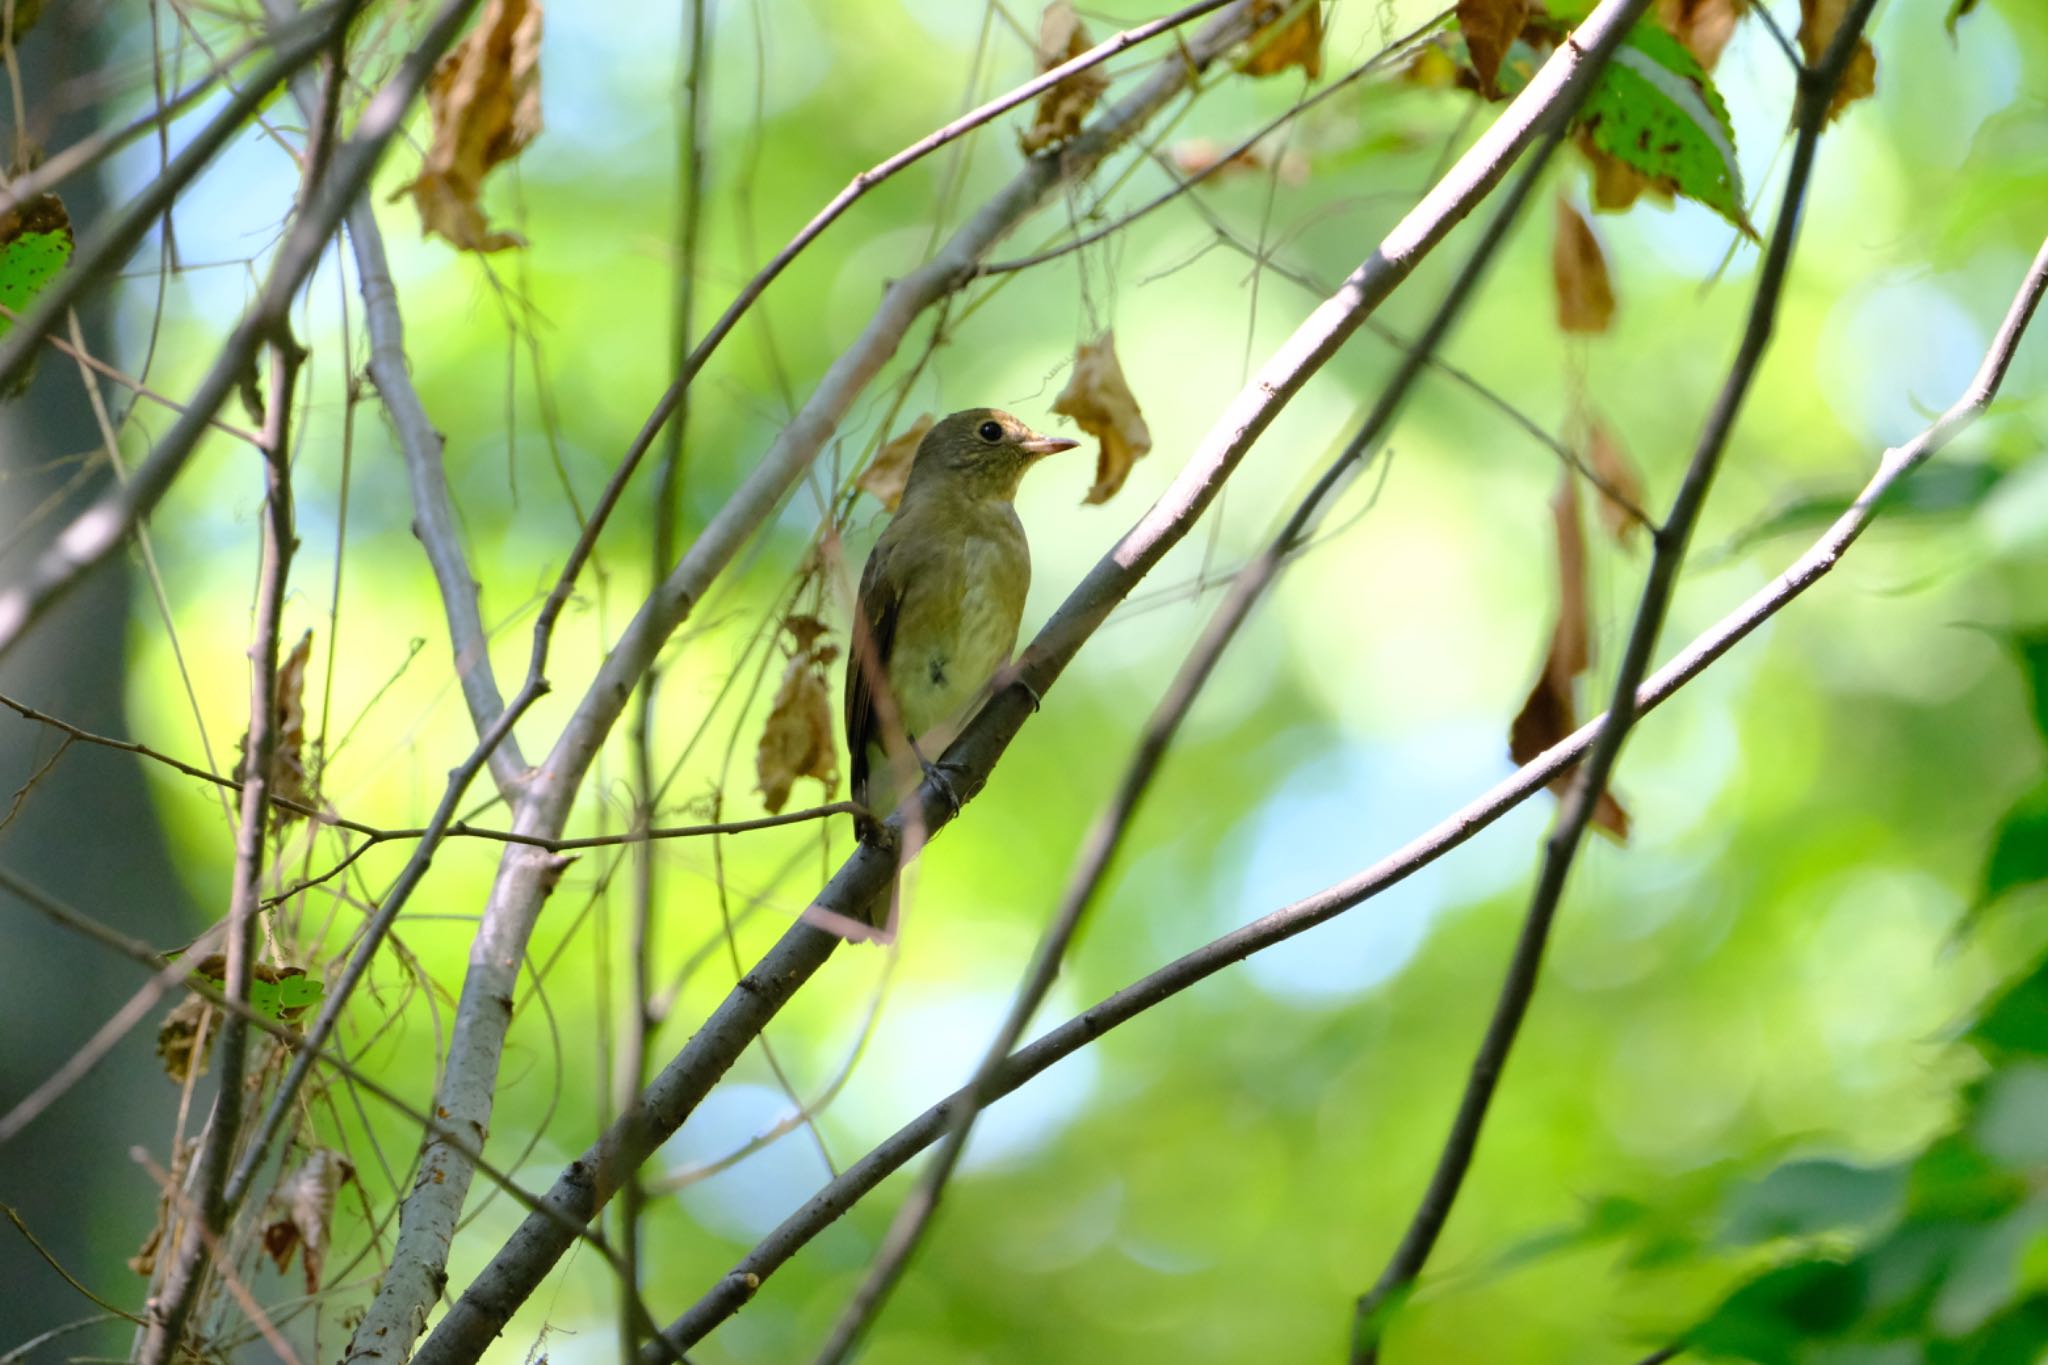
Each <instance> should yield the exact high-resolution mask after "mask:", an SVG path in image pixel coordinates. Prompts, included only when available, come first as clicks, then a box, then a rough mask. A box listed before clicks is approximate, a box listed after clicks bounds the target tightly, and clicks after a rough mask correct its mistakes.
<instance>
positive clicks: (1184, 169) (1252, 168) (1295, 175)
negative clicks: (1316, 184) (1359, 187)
mask: <svg viewBox="0 0 2048 1365" xmlns="http://www.w3.org/2000/svg"><path fill="white" fill-rule="evenodd" d="M1166 154H1167V156H1168V157H1169V158H1170V159H1171V160H1172V161H1173V168H1174V169H1175V170H1176V171H1179V172H1180V173H1181V174H1182V175H1183V176H1187V177H1190V178H1192V177H1194V176H1197V175H1203V174H1206V175H1207V176H1208V177H1209V183H1211V184H1214V183H1215V182H1217V181H1219V180H1228V179H1231V178H1232V177H1235V176H1239V175H1250V174H1254V173H1257V172H1263V171H1268V170H1270V171H1272V172H1273V174H1274V176H1275V177H1276V178H1277V179H1278V180H1279V182H1280V183H1281V184H1283V185H1286V186H1288V187H1289V188H1294V187H1297V186H1300V185H1305V184H1307V183H1308V158H1307V157H1305V156H1303V155H1302V154H1301V153H1300V152H1298V151H1295V150H1294V149H1293V148H1292V147H1289V148H1286V149H1284V150H1282V151H1281V152H1280V154H1279V157H1278V159H1277V161H1276V160H1275V158H1273V157H1272V156H1270V155H1269V154H1268V153H1267V152H1266V151H1265V149H1264V148H1262V147H1260V146H1259V145H1258V144H1256V143H1254V144H1253V145H1252V146H1250V147H1247V148H1245V149H1244V150H1243V151H1241V152H1239V153H1238V154H1237V155H1236V156H1233V157H1231V158H1229V159H1228V160H1225V159H1224V156H1223V146H1222V144H1221V143H1219V142H1217V141H1216V140H1215V139H1213V138H1206V137H1191V138H1186V139H1184V140H1182V141H1180V142H1176V143H1174V144H1173V146H1171V147H1169V148H1168V149H1167V153H1166ZM1219 163H1220V164H1219Z"/></svg>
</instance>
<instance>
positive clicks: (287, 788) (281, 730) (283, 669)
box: [270, 630, 314, 828]
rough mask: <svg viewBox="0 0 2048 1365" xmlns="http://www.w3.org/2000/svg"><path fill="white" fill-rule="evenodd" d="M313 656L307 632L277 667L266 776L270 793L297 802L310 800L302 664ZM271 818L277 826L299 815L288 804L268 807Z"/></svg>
mask: <svg viewBox="0 0 2048 1365" xmlns="http://www.w3.org/2000/svg"><path fill="white" fill-rule="evenodd" d="M312 657H313V632H312V631H310V630H309V631H307V632H306V633H305V634H304V635H301V636H300V637H299V642H298V643H297V644H296V645H294V646H292V652H291V653H290V654H288V655H287V656H285V661H284V663H283V664H281V665H280V666H279V667H278V670H277V691H276V696H277V706H276V714H275V717H274V721H273V723H274V724H275V725H276V726H277V752H276V759H275V766H274V767H273V769H272V771H271V775H270V794H271V795H272V796H273V797H283V798H284V799H285V800H287V801H296V802H298V803H299V804H300V805H302V806H303V805H311V804H312V803H313V799H314V797H313V783H312V780H311V778H310V777H309V776H308V773H307V768H306V699H305V693H306V663H307V661H308V660H310V659H311V658H312ZM271 814H272V818H273V819H275V820H276V821H277V824H278V826H279V828H282V827H284V826H285V825H288V824H290V823H291V822H292V821H294V820H296V819H298V818H299V813H298V812H297V811H295V810H292V809H290V808H289V807H284V806H278V807H274V808H273V809H272V812H271Z"/></svg>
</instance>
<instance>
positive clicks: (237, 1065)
mask: <svg viewBox="0 0 2048 1365" xmlns="http://www.w3.org/2000/svg"><path fill="white" fill-rule="evenodd" d="M271 354H272V360H271V365H270V393H269V400H270V401H269V411H268V412H266V413H265V414H264V421H263V471H264V499H263V506H264V520H263V550H262V565H261V569H260V576H259V581H258V584H257V590H256V623H255V639H254V640H252V641H251V642H250V645H249V661H250V664H251V667H250V670H249V734H248V744H247V758H246V771H245V772H244V773H243V776H242V810H241V821H240V824H239V826H238V829H237V832H236V837H235V880H234V889H233V892H232V895H231V898H230V900H229V903H228V930H227V967H226V972H227V975H226V978H225V981H226V985H227V998H228V999H230V1000H233V1001H236V1002H242V1003H245V1002H247V1000H248V998H249V983H250V981H251V979H252V970H253V967H254V965H255V957H256V947H257V932H256V931H257V928H258V924H257V909H258V902H259V901H260V900H261V897H262V881H263V845H264V836H265V833H266V832H267V831H268V829H269V815H270V802H269V799H268V797H269V792H270V783H271V777H272V769H273V768H274V767H275V765H276V761H277V746H278V732H277V728H278V727H277V723H278V715H277V648H278V646H277V642H278V632H279V628H280V623H281V621H282V618H283V615H284V594H285V583H286V580H287V578H288V577H289V575H290V572H291V562H292V551H293V549H294V548H296V546H297V544H298V537H297V534H296V532H295V531H294V530H293V529H292V483H291V437H290V428H291V408H292V390H293V388H294V386H295V383H296V380H297V377H298V371H299V362H300V360H301V358H302V356H303V352H301V351H300V350H299V347H298V343H297V342H295V341H293V340H292V339H291V336H290V334H289V333H286V332H283V331H282V330H280V332H279V333H278V335H277V336H276V337H275V338H274V339H273V340H272V342H271ZM214 1051H215V1057H214V1060H215V1064H216V1067H217V1070H218V1084H217V1086H216V1089H215V1093H214V1101H213V1117H212V1119H211V1121H210V1122H209V1123H208V1124H207V1128H206V1138H205V1145H204V1146H203V1147H202V1148H201V1149H200V1154H199V1162H198V1165H197V1167H196V1168H195V1170H194V1173H193V1176H192V1184H193V1186H194V1187H195V1189H196V1191H197V1193H196V1194H195V1195H194V1196H193V1197H192V1199H191V1201H190V1202H191V1204H192V1206H193V1207H192V1208H191V1209H190V1210H189V1211H188V1213H187V1215H186V1219H185V1223H184V1234H183V1236H181V1237H179V1238H178V1239H177V1241H176V1244H175V1250H174V1251H173V1254H172V1258H171V1262H170V1266H169V1269H168V1272H167V1274H166V1276H165V1279H164V1291H163V1293H162V1295H161V1296H159V1297H158V1298H157V1299H156V1300H155V1301H154V1302H153V1303H152V1304H151V1306H150V1313H149V1328H148V1330H147V1331H146V1332H145V1334H144V1336H143V1342H142V1351H141V1355H140V1359H141V1361H142V1365H162V1362H163V1361H166V1360H169V1359H171V1358H172V1357H173V1356H175V1355H176V1354H177V1353H178V1349H179V1347H180V1346H182V1345H183V1343H184V1337H185V1327H186V1324H187V1322H188V1321H189V1320H190V1317H191V1313H192V1304H193V1301H194V1299H195V1298H196V1297H197V1295H198V1290H199V1286H200V1283H201V1281H202V1280H203V1279H204V1278H205V1274H206V1270H207V1268H208V1265H209V1263H210V1260H211V1254H212V1251H213V1248H214V1247H216V1246H217V1245H218V1244H219V1241H220V1235H221V1232H222V1230H223V1229H224V1228H226V1226H227V1225H228V1221H229V1220H230V1219H231V1218H232V1217H233V1216H234V1207H233V1205H232V1204H231V1203H230V1202H229V1201H228V1200H227V1199H226V1198H225V1193H226V1188H227V1180H228V1166H229V1163H230V1162H231V1161H232V1160H233V1159H234V1150H235V1142H236V1140H237V1139H238V1138H239V1137H240V1136H241V1130H242V1103H243V1093H242V1078H243V1073H244V1071H245V1070H246V1067H247V1062H248V1054H249V1026H248V1024H247V1023H246V1022H245V1021H244V1020H243V1018H242V1017H241V1016H240V1015H239V1014H230V1015H228V1017H227V1019H226V1020H225V1021H224V1022H223V1023H222V1025H221V1030H220V1041H219V1042H218V1043H217V1044H216V1045H215V1049H214Z"/></svg>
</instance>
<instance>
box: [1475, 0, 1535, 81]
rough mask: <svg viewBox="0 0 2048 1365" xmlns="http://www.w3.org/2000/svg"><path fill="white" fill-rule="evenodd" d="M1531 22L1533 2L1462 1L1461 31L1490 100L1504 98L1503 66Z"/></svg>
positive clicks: (1506, 0) (1503, 0) (1509, 0)
mask: <svg viewBox="0 0 2048 1365" xmlns="http://www.w3.org/2000/svg"><path fill="white" fill-rule="evenodd" d="M1528 22H1529V0H1458V31H1459V32H1460V33H1462V34H1464V35H1465V49H1466V51H1468V52H1470V53H1471V54H1472V70H1473V71H1474V72H1475V73H1477V75H1478V77H1479V90H1480V93H1482V94H1484V95H1485V96H1486V97H1487V98H1488V99H1499V98H1500V95H1501V90H1500V86H1499V84H1498V82H1497V77H1498V76H1499V75H1500V64H1501V63H1502V62H1503V61H1505V60H1507V55H1508V48H1509V47H1511V46H1513V44H1514V41H1515V39H1516V38H1518V37H1520V36H1521V33H1522V25H1524V24H1526V23H1528Z"/></svg>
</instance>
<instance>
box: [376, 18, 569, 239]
mask: <svg viewBox="0 0 2048 1365" xmlns="http://www.w3.org/2000/svg"><path fill="white" fill-rule="evenodd" d="M540 18H541V10H540V3H539V0H488V3H486V4H485V6H484V12H483V17H482V18H481V19H479V20H478V21H477V25H476V27H475V28H473V29H471V30H470V32H469V36H468V37H466V38H464V39H463V40H462V42H461V43H460V44H458V45H457V46H456V47H455V49H454V50H453V51H451V52H450V53H449V54H448V55H447V56H445V57H443V58H442V59H441V60H440V62H439V63H438V64H437V65H436V66H435V67H434V74H433V75H432V76H430V77H428V79H427V110H428V112H429V113H430V114H431V115H432V116H433V121H434V141H433V144H432V145H431V146H429V147H428V148H427V156H426V160H425V162H423V163H422V165H421V167H420V174H419V178H418V179H416V180H414V181H413V182H412V183H411V184H409V185H407V186H405V187H404V188H403V189H401V190H399V191H398V194H408V193H409V194H411V195H412V197H413V202H414V203H415V204H416V205H418V207H419V211H420V226H421V230H422V231H424V232H431V233H436V234H438V235H440V236H442V237H445V238H447V239H448V240H449V241H450V242H453V243H454V244H455V245H456V246H457V247H459V248H461V249H462V250H464V251H502V250H504V249H505V248H506V247H513V246H524V245H525V242H524V240H523V239H522V238H520V236H519V235H518V234H517V233H512V232H493V231H492V230H491V228H490V223H489V221H488V220H487V219H486V218H485V217H484V210H483V205H482V203H481V202H480V196H481V195H482V193H483V182H484V176H486V175H487V174H489V173H490V171H491V169H492V167H494V166H497V165H499V164H500V163H502V162H505V161H509V160H511V159H512V158H513V157H515V156H517V155H519V153H520V152H521V151H522V150H524V149H525V147H526V145H527V144H528V143H529V142H531V141H533V139H534V138H535V137H536V136H537V135H538V134H539V133H540ZM393 197H394V198H396V197H397V196H396V195H394V196H393Z"/></svg>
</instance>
